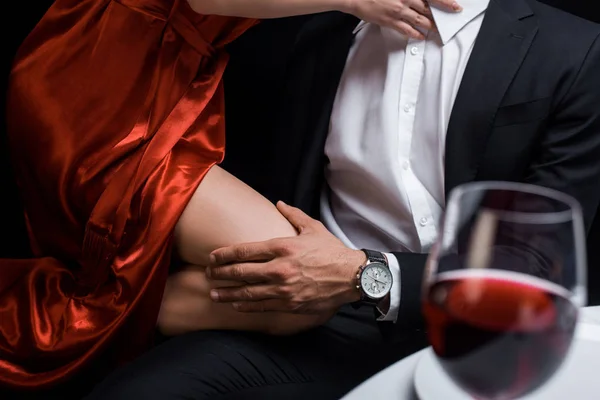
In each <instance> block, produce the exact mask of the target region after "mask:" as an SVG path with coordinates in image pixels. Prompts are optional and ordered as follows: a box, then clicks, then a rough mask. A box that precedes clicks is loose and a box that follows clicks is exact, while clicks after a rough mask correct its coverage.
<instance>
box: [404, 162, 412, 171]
mask: <svg viewBox="0 0 600 400" xmlns="http://www.w3.org/2000/svg"><path fill="white" fill-rule="evenodd" d="M409 167H410V163H409V162H408V161H404V162H403V163H402V169H404V170H405V171H406V170H407V169H408V168H409Z"/></svg>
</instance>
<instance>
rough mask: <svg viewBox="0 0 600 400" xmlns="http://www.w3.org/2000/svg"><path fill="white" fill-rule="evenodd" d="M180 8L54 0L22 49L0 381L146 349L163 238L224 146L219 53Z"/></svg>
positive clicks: (225, 22) (54, 378) (11, 110)
mask: <svg viewBox="0 0 600 400" xmlns="http://www.w3.org/2000/svg"><path fill="white" fill-rule="evenodd" d="M255 23H256V21H254V20H246V19H240V18H228V17H216V16H201V15H198V14H196V13H195V12H193V11H192V10H191V9H190V7H189V6H188V4H187V2H186V1H185V0H181V1H179V0H171V1H168V0H163V1H161V0H121V1H117V0H112V1H111V0H57V1H55V3H54V5H53V6H52V7H51V9H50V10H49V11H48V13H47V14H46V15H45V16H44V18H43V19H42V21H41V22H40V23H39V24H38V25H37V26H36V28H35V29H34V31H33V32H32V33H31V34H30V35H29V37H28V38H27V39H26V40H25V42H24V43H23V45H22V46H21V48H20V50H19V52H18V54H17V57H16V60H15V64H14V67H13V70H12V73H11V76H10V86H9V91H8V103H7V104H8V110H7V115H8V132H9V144H10V151H11V156H12V160H13V165H14V169H15V171H16V178H17V181H18V183H19V188H20V192H21V197H22V198H23V203H24V208H25V212H26V218H27V225H28V229H29V236H30V242H31V245H32V248H33V251H34V254H35V255H36V256H37V257H38V258H35V259H31V260H7V259H2V260H0V385H3V386H8V387H13V388H45V387H49V386H52V385H55V384H57V383H59V382H61V381H65V380H67V379H69V378H70V377H72V376H73V375H74V374H76V373H77V371H79V370H80V369H81V368H82V367H83V366H85V365H87V364H89V363H91V362H93V360H94V359H97V358H98V357H99V356H101V355H102V354H103V353H106V352H110V353H111V354H112V356H111V358H114V359H115V361H116V362H117V363H118V362H123V361H127V360H129V359H131V358H132V357H134V356H136V355H137V354H139V353H140V352H141V351H143V350H144V349H145V348H147V346H149V345H150V344H151V341H152V337H153V333H154V328H155V324H156V317H157V314H158V309H159V307H160V301H161V297H162V292H163V288H164V284H165V280H166V277H167V274H168V268H169V262H170V258H171V247H172V231H173V228H174V227H175V224H176V223H177V221H178V219H179V216H180V215H181V213H182V211H183V209H184V207H185V205H186V204H187V202H188V200H189V199H190V197H191V196H192V194H193V193H194V191H195V189H196V187H197V186H198V185H199V184H200V182H201V180H202V178H203V177H204V176H205V174H206V172H207V171H208V169H209V168H210V167H211V166H212V165H214V164H215V163H218V162H220V161H221V160H222V159H223V154H224V145H225V131H224V118H223V112H224V103H223V87H222V74H223V71H224V69H225V66H226V63H227V55H226V54H225V52H224V50H223V46H224V45H226V44H227V43H229V42H230V41H232V40H234V39H235V38H236V37H238V36H239V35H240V34H242V33H243V32H244V31H245V30H246V29H248V28H250V27H251V26H252V25H254V24H255Z"/></svg>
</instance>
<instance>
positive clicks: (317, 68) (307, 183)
mask: <svg viewBox="0 0 600 400" xmlns="http://www.w3.org/2000/svg"><path fill="white" fill-rule="evenodd" d="M358 22H359V21H358V19H356V18H355V17H353V16H349V15H346V14H342V13H327V14H322V15H319V16H317V17H315V19H314V20H313V21H311V23H310V24H307V26H306V27H305V29H304V30H303V31H302V32H301V33H300V35H299V36H298V43H297V48H298V51H299V56H300V58H299V59H298V60H299V64H298V65H297V66H296V68H299V69H300V70H301V71H300V73H299V75H302V76H304V78H308V77H310V79H301V80H299V81H298V84H299V85H300V86H301V87H300V86H298V85H297V86H296V89H295V90H294V91H293V93H290V95H292V96H294V98H297V97H298V95H299V94H300V93H303V95H302V96H304V100H303V104H304V106H303V107H304V109H303V110H302V113H301V114H298V113H297V112H296V111H297V110H292V111H293V112H294V113H295V114H296V116H300V118H301V119H302V120H296V122H295V123H294V124H293V125H294V126H289V129H291V130H295V131H297V133H296V136H297V137H300V138H301V139H302V142H301V148H300V149H298V151H297V153H298V155H299V156H300V159H299V160H298V161H297V162H295V166H296V168H297V172H296V176H297V179H296V185H295V192H294V194H293V200H292V201H293V204H295V205H296V206H298V207H300V208H302V209H304V210H307V211H308V212H309V213H310V214H311V215H312V216H313V217H318V199H319V193H320V191H321V189H322V185H323V180H324V168H325V161H326V157H325V154H324V151H323V149H324V147H325V141H326V139H327V134H328V132H329V120H330V117H331V110H332V108H333V103H334V101H335V95H336V93H337V88H338V84H339V81H340V78H341V75H342V73H343V71H344V66H345V64H346V58H347V57H348V52H349V51H350V47H351V45H352V42H353V40H354V34H353V29H354V28H355V27H356V25H357V24H358ZM307 46H308V47H310V48H309V49H306V47H307ZM304 50H309V51H308V54H309V55H303V54H304ZM300 60H301V61H300ZM288 161H289V160H288Z"/></svg>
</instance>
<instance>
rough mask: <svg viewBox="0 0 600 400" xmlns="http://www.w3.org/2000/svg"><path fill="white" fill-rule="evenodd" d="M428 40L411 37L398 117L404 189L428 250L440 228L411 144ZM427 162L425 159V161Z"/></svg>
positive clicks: (423, 248)
mask: <svg viewBox="0 0 600 400" xmlns="http://www.w3.org/2000/svg"><path fill="white" fill-rule="evenodd" d="M425 45H426V42H425V41H418V40H413V39H410V40H409V41H408V44H407V46H406V56H405V59H404V70H403V73H402V85H401V89H400V103H399V110H398V111H399V112H398V115H399V118H398V128H399V132H398V137H399V141H398V159H399V161H400V167H401V175H402V179H403V181H404V185H403V186H404V190H405V192H406V197H407V198H408V201H409V205H410V210H411V215H412V217H413V223H414V226H415V229H416V231H417V235H418V237H419V244H420V247H421V248H420V249H415V250H416V251H424V250H426V249H428V248H429V247H430V246H431V245H432V244H433V242H434V241H435V239H436V237H437V229H436V227H435V221H434V220H433V216H432V212H431V210H430V207H429V203H428V202H427V197H426V194H425V188H424V187H423V185H422V184H421V182H420V181H419V179H418V178H417V177H416V175H415V174H414V172H413V170H412V165H411V157H410V156H411V147H412V139H413V135H414V127H415V117H416V113H415V110H416V105H417V101H418V97H419V89H420V86H421V81H422V79H423V76H424V74H423V66H424V62H423V61H424V57H425ZM421 161H423V160H421Z"/></svg>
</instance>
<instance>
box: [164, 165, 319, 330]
mask: <svg viewBox="0 0 600 400" xmlns="http://www.w3.org/2000/svg"><path fill="white" fill-rule="evenodd" d="M293 235H296V231H295V229H294V228H293V227H292V226H291V225H290V223H289V222H288V221H287V220H286V219H285V218H284V217H283V216H282V215H281V214H280V213H279V211H277V209H276V208H275V206H273V204H271V203H270V202H269V201H268V200H266V199H265V198H264V197H262V196H261V195H260V194H258V193H257V192H255V191H254V190H253V189H251V188H250V187H249V186H247V185H245V184H244V183H242V182H241V181H239V180H238V179H236V178H235V177H233V176H232V175H231V174H229V173H227V172H226V171H224V170H223V169H221V168H220V167H216V166H215V167H213V168H212V169H211V170H210V171H209V172H208V174H207V176H206V177H205V178H204V180H203V181H202V183H201V184H200V186H199V187H198V189H197V190H196V193H195V194H194V195H193V196H192V199H191V200H190V202H189V203H188V205H187V207H186V209H185V211H184V212H183V214H182V216H181V218H180V220H179V223H178V224H177V227H176V229H175V242H176V246H177V249H178V252H179V255H180V257H181V258H182V259H183V260H184V261H185V262H186V263H189V264H190V265H188V266H187V267H185V268H184V269H183V270H181V271H179V272H178V273H175V274H173V275H171V276H170V277H169V280H168V283H167V286H166V288H165V293H164V297H163V302H162V307H161V312H160V316H159V320H158V326H159V329H161V331H162V332H163V333H165V334H167V335H175V334H180V333H184V332H188V331H192V330H206V329H231V330H245V331H259V332H265V333H270V334H289V333H295V332H298V331H301V330H304V329H308V328H311V327H314V326H316V325H319V324H321V323H323V322H325V321H326V320H327V319H328V317H329V316H312V315H309V316H307V315H296V314H283V313H255V314H247V313H246V314H244V313H239V312H237V311H235V310H234V309H233V308H232V307H231V305H229V304H217V303H214V302H213V301H212V300H211V299H210V297H209V293H210V289H211V288H213V287H217V286H228V285H233V283H230V282H223V281H221V282H219V281H209V280H208V279H207V278H206V275H205V274H204V267H202V265H206V264H207V261H208V256H209V255H210V253H211V252H212V251H213V250H215V249H217V248H220V247H223V246H227V245H231V244H234V243H246V242H254V241H262V240H268V239H272V238H276V237H285V236H293Z"/></svg>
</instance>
